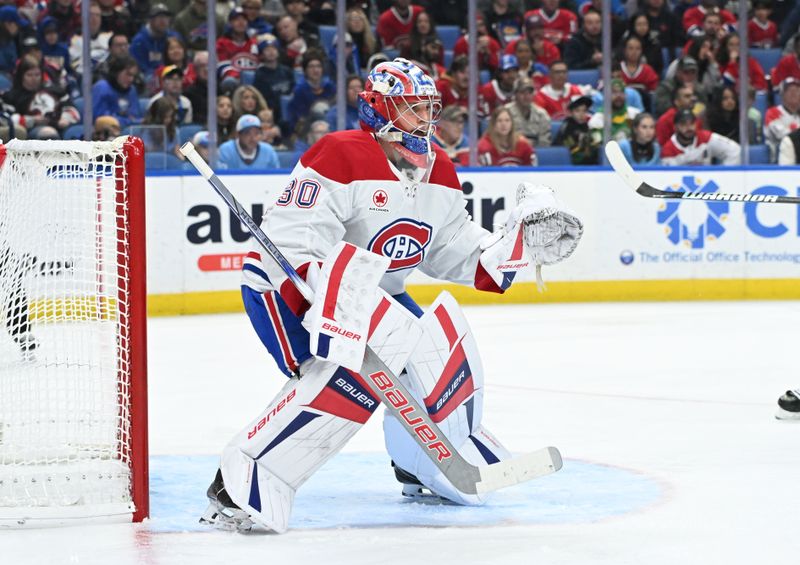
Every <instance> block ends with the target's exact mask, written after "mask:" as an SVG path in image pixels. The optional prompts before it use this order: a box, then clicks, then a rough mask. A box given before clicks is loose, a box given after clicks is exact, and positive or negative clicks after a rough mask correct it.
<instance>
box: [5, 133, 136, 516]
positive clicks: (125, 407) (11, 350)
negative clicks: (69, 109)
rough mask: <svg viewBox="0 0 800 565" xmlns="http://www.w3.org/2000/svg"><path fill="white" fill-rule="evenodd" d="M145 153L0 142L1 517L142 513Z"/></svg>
mask: <svg viewBox="0 0 800 565" xmlns="http://www.w3.org/2000/svg"><path fill="white" fill-rule="evenodd" d="M144 267H145V251H144V150H143V147H142V144H141V141H140V140H139V139H136V138H119V139H117V140H116V141H112V142H83V141H19V140H13V141H12V142H10V143H9V144H8V145H6V146H2V145H0V526H9V525H25V524H37V523H39V522H40V521H43V522H44V523H51V522H69V521H71V520H73V519H82V520H94V519H100V520H114V519H119V520H130V519H134V520H141V519H142V518H144V517H146V516H147V512H148V499H147V412H146V353H145V348H146V343H145V341H146V335H145V320H146V309H145V302H146V298H145V284H144V277H145V268H144Z"/></svg>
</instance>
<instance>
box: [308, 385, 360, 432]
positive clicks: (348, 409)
mask: <svg viewBox="0 0 800 565" xmlns="http://www.w3.org/2000/svg"><path fill="white" fill-rule="evenodd" d="M306 406H308V407H309V408H314V409H315V410H319V411H320V412H325V413H326V414H332V415H333V416H337V417H339V418H344V419H345V420H350V421H351V422H358V423H359V424H364V423H366V421H367V420H369V417H370V416H372V413H371V412H370V411H369V410H367V409H365V408H362V407H361V406H358V405H357V404H356V403H354V402H352V401H350V400H347V399H346V398H345V397H343V396H342V395H341V394H339V393H338V392H335V391H333V390H331V389H330V388H329V385H327V386H325V388H323V389H322V391H321V392H320V393H319V394H318V395H317V396H316V397H315V398H314V400H312V401H311V403H310V404H306Z"/></svg>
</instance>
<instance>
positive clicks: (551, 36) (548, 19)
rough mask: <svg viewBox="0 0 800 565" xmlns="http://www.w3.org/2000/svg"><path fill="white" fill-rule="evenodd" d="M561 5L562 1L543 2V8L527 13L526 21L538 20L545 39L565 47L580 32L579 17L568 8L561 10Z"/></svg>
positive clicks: (547, 0) (545, 0) (548, 0)
mask: <svg viewBox="0 0 800 565" xmlns="http://www.w3.org/2000/svg"><path fill="white" fill-rule="evenodd" d="M560 3H561V2H560V0H542V7H541V8H538V9H536V10H529V11H527V12H525V20H526V22H527V21H528V20H529V19H533V18H535V19H538V20H539V21H540V22H541V23H542V28H543V29H544V37H545V39H547V40H548V41H550V42H551V43H553V44H554V45H562V46H563V45H565V44H566V42H567V41H569V40H570V38H571V37H572V36H573V35H575V34H576V33H577V32H578V16H577V15H576V14H575V12H572V11H570V10H567V9H566V8H559V4H560Z"/></svg>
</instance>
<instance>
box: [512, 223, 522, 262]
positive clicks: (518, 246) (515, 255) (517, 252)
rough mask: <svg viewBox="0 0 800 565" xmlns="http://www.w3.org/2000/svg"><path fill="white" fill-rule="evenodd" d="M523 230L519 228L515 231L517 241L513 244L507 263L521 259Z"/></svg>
mask: <svg viewBox="0 0 800 565" xmlns="http://www.w3.org/2000/svg"><path fill="white" fill-rule="evenodd" d="M523 231H524V228H523V227H522V226H519V228H518V231H517V241H516V242H515V243H514V251H512V252H511V257H509V259H508V260H509V261H519V260H520V259H522V245H523V241H522V236H523Z"/></svg>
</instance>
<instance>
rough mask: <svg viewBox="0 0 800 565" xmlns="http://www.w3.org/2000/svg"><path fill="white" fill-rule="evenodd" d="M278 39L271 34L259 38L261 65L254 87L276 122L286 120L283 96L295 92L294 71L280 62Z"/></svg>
mask: <svg viewBox="0 0 800 565" xmlns="http://www.w3.org/2000/svg"><path fill="white" fill-rule="evenodd" d="M279 49H280V47H279V44H278V38H277V37H275V36H274V35H272V34H271V33H264V34H262V35H259V36H258V52H259V61H260V63H259V65H258V68H257V69H256V74H255V78H254V79H253V86H255V87H256V90H258V91H259V92H260V93H261V95H262V96H263V97H264V99H265V100H266V101H267V105H268V106H269V107H270V108H272V111H273V112H274V113H275V121H276V122H279V123H280V122H282V121H283V120H285V119H286V116H284V115H283V114H282V113H281V96H289V95H290V94H291V93H292V91H293V90H294V71H293V70H292V69H290V68H289V67H287V66H286V65H284V64H282V63H281V61H280V56H281V54H280V50H279Z"/></svg>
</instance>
